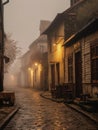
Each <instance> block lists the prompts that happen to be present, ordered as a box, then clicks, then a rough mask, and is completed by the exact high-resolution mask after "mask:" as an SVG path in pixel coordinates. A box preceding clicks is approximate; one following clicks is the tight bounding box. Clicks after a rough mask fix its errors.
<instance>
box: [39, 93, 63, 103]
mask: <svg viewBox="0 0 98 130" xmlns="http://www.w3.org/2000/svg"><path fill="white" fill-rule="evenodd" d="M40 96H41V97H43V98H45V99H48V100H51V101H53V102H57V103H63V101H57V100H55V99H53V98H48V97H46V96H43V94H40Z"/></svg>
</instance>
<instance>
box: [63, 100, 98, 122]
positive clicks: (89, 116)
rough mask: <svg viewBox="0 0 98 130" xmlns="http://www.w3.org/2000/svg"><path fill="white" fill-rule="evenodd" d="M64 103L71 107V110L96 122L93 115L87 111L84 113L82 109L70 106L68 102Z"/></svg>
mask: <svg viewBox="0 0 98 130" xmlns="http://www.w3.org/2000/svg"><path fill="white" fill-rule="evenodd" d="M65 105H66V106H68V107H69V108H71V109H73V110H75V111H77V112H79V113H80V114H82V115H84V116H85V117H87V118H89V119H90V120H91V121H93V122H94V123H95V124H98V120H97V119H95V118H94V117H93V116H91V115H90V114H89V113H86V112H85V111H83V110H80V109H77V108H75V107H73V106H71V105H70V104H67V103H65Z"/></svg>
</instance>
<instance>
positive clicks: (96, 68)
mask: <svg viewBox="0 0 98 130" xmlns="http://www.w3.org/2000/svg"><path fill="white" fill-rule="evenodd" d="M91 81H92V83H98V39H97V40H95V41H93V42H92V43H91Z"/></svg>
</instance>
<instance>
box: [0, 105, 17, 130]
mask: <svg viewBox="0 0 98 130" xmlns="http://www.w3.org/2000/svg"><path fill="white" fill-rule="evenodd" d="M17 111H18V107H16V106H12V107H11V106H10V107H8V106H5V107H0V130H3V128H4V127H5V125H6V124H7V123H8V122H9V120H10V119H11V118H12V117H13V116H14V114H15V113H16V112H17Z"/></svg>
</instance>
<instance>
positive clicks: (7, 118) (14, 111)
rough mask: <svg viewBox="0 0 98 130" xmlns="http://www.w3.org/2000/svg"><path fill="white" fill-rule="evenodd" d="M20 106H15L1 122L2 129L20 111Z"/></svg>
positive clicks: (0, 128)
mask: <svg viewBox="0 0 98 130" xmlns="http://www.w3.org/2000/svg"><path fill="white" fill-rule="evenodd" d="M18 110H19V107H17V108H15V109H14V110H13V111H12V112H11V113H10V114H9V115H8V116H7V117H6V118H5V119H4V121H3V122H2V123H1V124H0V130H3V129H4V128H5V126H6V125H7V124H8V122H9V121H10V120H11V119H12V117H13V116H14V115H15V114H16V113H17V112H18Z"/></svg>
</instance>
